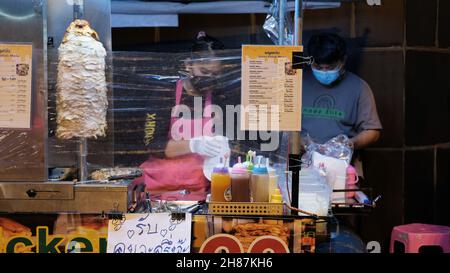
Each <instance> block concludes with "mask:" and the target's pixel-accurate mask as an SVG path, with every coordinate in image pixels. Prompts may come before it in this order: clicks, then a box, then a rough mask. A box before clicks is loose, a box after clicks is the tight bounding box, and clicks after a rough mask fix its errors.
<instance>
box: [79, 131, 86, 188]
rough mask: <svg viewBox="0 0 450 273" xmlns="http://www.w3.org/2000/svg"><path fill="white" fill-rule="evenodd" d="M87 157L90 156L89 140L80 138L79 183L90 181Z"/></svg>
mask: <svg viewBox="0 0 450 273" xmlns="http://www.w3.org/2000/svg"><path fill="white" fill-rule="evenodd" d="M87 156H88V143H87V139H86V138H84V137H83V138H80V143H79V156H78V168H79V181H87V180H88V167H87Z"/></svg>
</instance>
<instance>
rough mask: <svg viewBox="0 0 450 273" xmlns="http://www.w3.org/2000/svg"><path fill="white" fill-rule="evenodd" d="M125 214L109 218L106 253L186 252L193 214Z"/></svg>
mask: <svg viewBox="0 0 450 273" xmlns="http://www.w3.org/2000/svg"><path fill="white" fill-rule="evenodd" d="M184 216H185V217H182V218H180V217H178V218H177V217H173V215H171V214H169V213H152V214H125V215H124V217H123V218H122V219H118V220H110V221H109V225H108V245H107V252H108V253H189V252H190V249H191V222H192V215H191V214H185V215H184Z"/></svg>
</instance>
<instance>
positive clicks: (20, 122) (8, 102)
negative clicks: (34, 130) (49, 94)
mask: <svg viewBox="0 0 450 273" xmlns="http://www.w3.org/2000/svg"><path fill="white" fill-rule="evenodd" d="M32 54H33V46H32V45H31V44H5V43H0V128H7V129H29V128H30V127H31V88H32V60H33V56H32Z"/></svg>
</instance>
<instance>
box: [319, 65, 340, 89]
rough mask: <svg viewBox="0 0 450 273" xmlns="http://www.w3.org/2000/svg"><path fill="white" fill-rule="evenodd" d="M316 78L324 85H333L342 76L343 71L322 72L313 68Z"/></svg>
mask: <svg viewBox="0 0 450 273" xmlns="http://www.w3.org/2000/svg"><path fill="white" fill-rule="evenodd" d="M312 72H313V75H314V77H316V79H317V80H318V81H319V82H320V83H321V84H323V85H331V84H332V83H333V82H335V81H336V80H337V79H339V77H340V76H341V69H339V68H338V69H336V70H329V71H322V70H318V69H314V68H312Z"/></svg>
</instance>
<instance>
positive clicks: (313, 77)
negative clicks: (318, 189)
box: [302, 33, 382, 252]
mask: <svg viewBox="0 0 450 273" xmlns="http://www.w3.org/2000/svg"><path fill="white" fill-rule="evenodd" d="M307 48H308V51H309V55H311V56H312V57H313V58H314V62H313V64H312V65H311V70H307V71H305V73H304V78H303V96H302V107H303V115H302V134H303V135H306V134H307V135H309V136H310V137H311V138H312V140H313V141H315V142H317V143H325V142H327V141H328V140H330V139H332V138H333V137H335V136H337V135H340V134H344V135H346V136H348V137H349V139H350V142H351V143H352V144H353V147H354V149H355V150H359V149H363V148H365V147H368V146H369V145H371V144H373V143H375V142H376V141H377V140H378V138H379V137H380V131H381V129H382V126H381V122H380V119H379V117H378V113H377V109H376V105H375V99H374V97H373V94H372V90H371V89H370V87H369V85H368V84H367V83H366V82H365V81H364V80H362V79H361V78H359V77H358V76H356V75H355V74H353V73H350V72H348V71H345V68H344V66H345V62H346V59H347V53H346V44H345V41H344V40H343V39H342V38H341V37H339V36H337V35H334V34H327V33H324V34H319V35H315V36H313V37H311V39H310V41H309V43H308V47H307ZM359 163H360V162H359V161H358V160H354V163H353V164H354V165H356V167H357V169H358V173H359V174H360V175H362V168H361V166H360V164H359ZM338 221H339V223H338V225H339V226H340V227H339V229H336V232H335V234H334V235H335V236H332V239H331V241H330V242H329V243H326V244H321V245H319V246H318V248H317V251H318V252H323V251H325V252H330V251H331V252H365V247H364V243H363V242H362V240H361V239H360V238H359V237H358V236H357V235H356V234H354V233H353V232H352V231H351V229H349V228H346V227H345V226H354V223H352V222H354V221H355V219H354V218H353V217H346V218H342V217H340V218H338ZM333 229H334V228H333V227H331V230H333ZM338 230H339V231H338Z"/></svg>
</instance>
